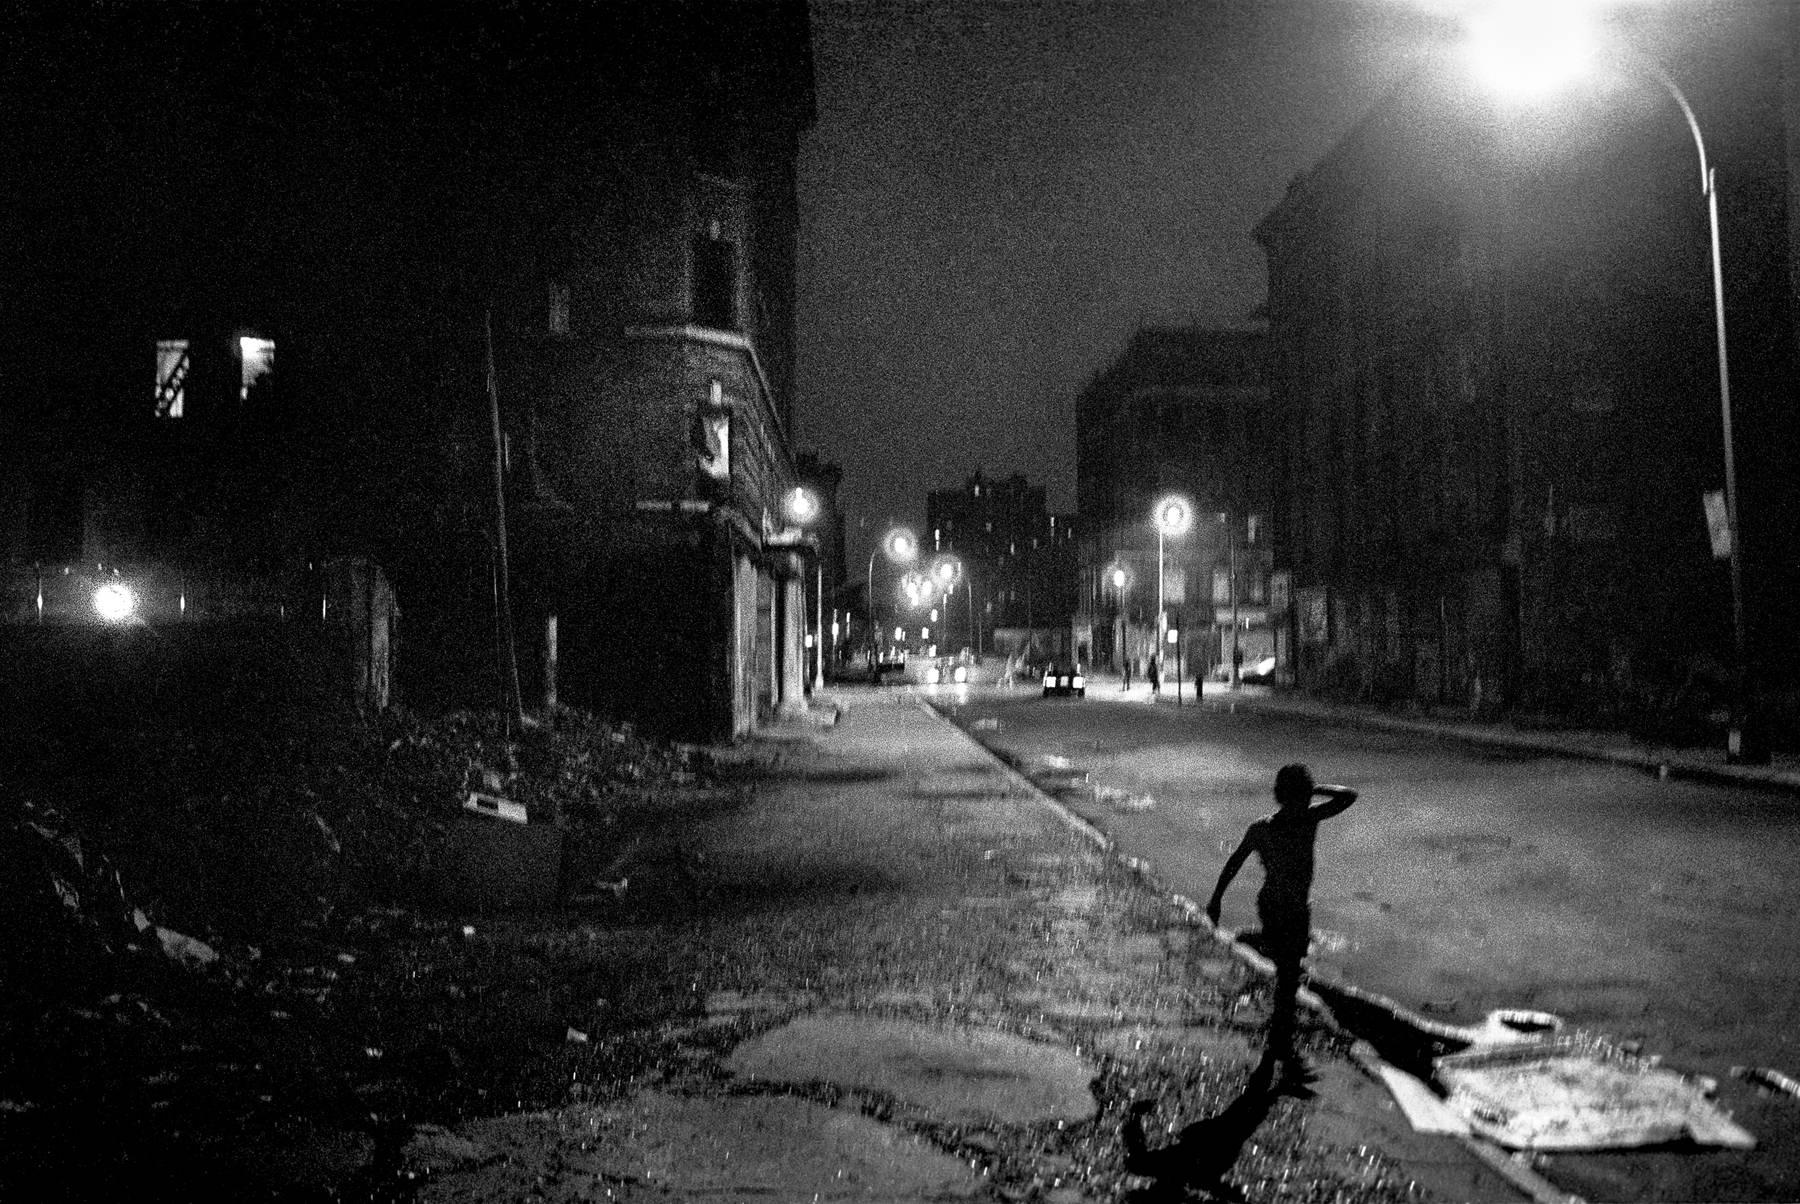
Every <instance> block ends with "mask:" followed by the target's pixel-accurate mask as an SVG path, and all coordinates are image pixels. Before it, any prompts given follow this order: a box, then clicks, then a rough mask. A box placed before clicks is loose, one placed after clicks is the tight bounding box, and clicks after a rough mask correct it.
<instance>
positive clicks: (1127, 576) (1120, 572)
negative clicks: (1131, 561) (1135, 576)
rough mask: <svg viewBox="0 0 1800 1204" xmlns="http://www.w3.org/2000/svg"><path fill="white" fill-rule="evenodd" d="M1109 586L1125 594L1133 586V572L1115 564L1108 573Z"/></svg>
mask: <svg viewBox="0 0 1800 1204" xmlns="http://www.w3.org/2000/svg"><path fill="white" fill-rule="evenodd" d="M1106 580H1107V584H1109V585H1111V586H1112V587H1113V588H1114V589H1116V590H1118V591H1119V592H1120V593H1124V592H1125V590H1126V588H1127V587H1128V586H1130V584H1131V570H1130V569H1127V568H1126V567H1125V566H1124V565H1122V564H1115V565H1113V566H1112V568H1110V569H1108V570H1107V573H1106Z"/></svg>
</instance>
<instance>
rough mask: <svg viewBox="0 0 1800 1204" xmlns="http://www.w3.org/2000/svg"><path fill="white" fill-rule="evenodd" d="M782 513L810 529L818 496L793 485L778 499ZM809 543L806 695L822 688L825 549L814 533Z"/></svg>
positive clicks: (817, 513) (818, 510)
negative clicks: (810, 614) (809, 645)
mask: <svg viewBox="0 0 1800 1204" xmlns="http://www.w3.org/2000/svg"><path fill="white" fill-rule="evenodd" d="M781 508H782V510H783V511H784V512H785V513H786V514H787V518H788V521H789V522H791V523H793V524H795V525H796V526H799V527H811V526H812V525H813V524H814V523H816V522H818V521H819V518H820V517H821V516H822V515H823V514H824V513H825V504H824V503H823V502H822V501H820V500H819V495H818V494H817V493H816V492H815V491H813V490H812V489H810V488H808V487H807V486H805V485H796V486H794V488H792V489H790V490H788V492H787V496H786V497H785V498H783V499H782V506H781ZM812 537H813V544H812V553H813V578H814V592H813V630H812V654H813V665H812V675H811V676H810V678H809V679H808V685H807V690H808V692H809V693H810V692H816V691H818V690H820V689H822V688H823V687H824V685H825V549H824V545H823V542H822V541H821V540H820V539H819V534H818V532H817V531H814V532H812Z"/></svg>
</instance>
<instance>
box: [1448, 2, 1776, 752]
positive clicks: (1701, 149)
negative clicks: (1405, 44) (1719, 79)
mask: <svg viewBox="0 0 1800 1204" xmlns="http://www.w3.org/2000/svg"><path fill="white" fill-rule="evenodd" d="M1590 7H1591V5H1588V4H1580V5H1576V4H1570V3H1568V0H1562V2H1561V3H1523V2H1520V3H1513V4H1509V5H1499V6H1495V7H1493V8H1491V9H1490V10H1488V11H1487V12H1486V13H1484V14H1483V15H1482V17H1481V18H1479V19H1477V20H1475V21H1472V22H1471V23H1470V26H1469V40H1468V43H1467V49H1468V53H1469V56H1470V60H1471V62H1472V63H1474V64H1475V65H1476V68H1477V71H1478V74H1479V75H1480V77H1481V78H1482V79H1483V80H1484V81H1486V82H1487V83H1488V84H1489V86H1490V87H1492V88H1494V90H1495V91H1496V92H1497V93H1498V94H1500V95H1502V96H1510V97H1514V98H1520V97H1530V96H1542V95H1544V94H1545V93H1546V92H1547V91H1549V90H1550V89H1551V88H1556V87H1562V86H1566V85H1568V84H1571V83H1573V82H1574V81H1575V80H1576V79H1578V78H1580V77H1581V75H1583V74H1584V73H1585V71H1586V70H1587V68H1588V65H1589V64H1590V62H1591V61H1592V60H1593V58H1594V57H1595V56H1594V47H1595V37H1594V33H1593V27H1592V25H1591V24H1590V23H1589V22H1587V21H1585V20H1582V19H1581V18H1582V17H1583V16H1585V15H1586V10H1587V9H1589V8H1590ZM1633 60H1634V61H1635V62H1637V63H1638V64H1639V65H1640V66H1641V67H1642V69H1643V71H1644V73H1645V74H1646V75H1648V76H1649V77H1650V78H1651V79H1653V80H1655V81H1656V83H1657V84H1658V85H1659V86H1660V87H1661V88H1662V89H1663V90H1664V91H1665V92H1667V93H1668V94H1669V97H1670V99H1672V100H1673V101H1674V102H1675V106H1676V107H1677V108H1679V109H1680V110H1681V116H1682V118H1683V119H1684V120H1685V121H1686V122H1687V127H1688V133H1690V134H1691V135H1693V139H1694V151H1695V153H1696V154H1697V155H1698V157H1699V166H1700V194H1701V195H1702V196H1704V197H1705V198H1706V223H1707V237H1708V241H1709V243H1710V251H1711V258H1712V293H1713V328H1714V334H1715V337H1716V340H1717V343H1718V359H1719V423H1720V426H1721V428H1722V429H1723V434H1724V449H1725V490H1724V494H1725V496H1724V499H1723V500H1724V511H1725V514H1724V519H1725V538H1724V543H1725V556H1726V558H1727V559H1728V560H1729V562H1730V570H1729V571H1730V577H1731V625H1732V645H1733V655H1734V660H1735V663H1734V665H1733V667H1732V675H1731V676H1732V700H1731V728H1730V732H1729V734H1728V735H1727V737H1726V749H1725V751H1726V756H1727V759H1728V760H1731V761H1738V760H1742V759H1752V760H1756V761H1759V762H1760V761H1763V760H1766V758H1767V753H1766V751H1764V750H1762V749H1761V748H1760V747H1759V748H1758V749H1757V750H1756V751H1755V752H1754V753H1751V752H1750V751H1749V750H1746V749H1745V748H1744V729H1745V727H1746V726H1747V724H1748V721H1749V715H1748V712H1749V699H1748V696H1747V695H1748V692H1747V688H1746V687H1747V682H1746V677H1747V675H1748V673H1749V653H1748V648H1747V641H1746V638H1745V632H1744V583H1743V551H1742V546H1741V545H1742V540H1741V538H1740V534H1739V533H1740V530H1741V528H1740V527H1739V526H1738V493H1737V460H1736V453H1735V449H1734V447H1733V439H1732V430H1731V428H1732V421H1731V367H1730V359H1729V356H1728V355H1727V352H1726V343H1725V271H1724V266H1723V261H1722V259H1721V256H1720V253H1719V182H1718V173H1717V171H1716V170H1715V169H1714V168H1713V167H1712V166H1711V164H1710V163H1709V161H1708V159H1707V157H1706V140H1705V138H1704V137H1702V135H1701V133H1700V121H1699V119H1698V118H1697V117H1695V116H1694V108H1693V106H1692V105H1690V104H1689V103H1688V99H1687V97H1686V96H1685V95H1683V93H1682V91H1681V88H1680V87H1679V86H1677V85H1676V83H1675V80H1674V79H1673V78H1672V77H1671V76H1670V75H1669V73H1668V72H1667V71H1666V70H1664V68H1663V66H1662V64H1660V63H1658V62H1656V61H1655V60H1653V59H1649V58H1645V57H1642V56H1633Z"/></svg>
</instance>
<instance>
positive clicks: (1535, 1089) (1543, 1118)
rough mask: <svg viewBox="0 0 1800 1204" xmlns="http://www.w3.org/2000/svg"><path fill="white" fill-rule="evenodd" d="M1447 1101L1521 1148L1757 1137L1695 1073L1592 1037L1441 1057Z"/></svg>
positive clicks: (1479, 1128)
mask: <svg viewBox="0 0 1800 1204" xmlns="http://www.w3.org/2000/svg"><path fill="white" fill-rule="evenodd" d="M1436 1070H1437V1077H1438V1080H1439V1081H1440V1082H1441V1083H1442V1084H1443V1085H1444V1086H1445V1087H1446V1088H1447V1089H1448V1091H1449V1096H1448V1098H1447V1099H1446V1100H1445V1103H1446V1104H1447V1105H1448V1106H1449V1107H1450V1108H1451V1109H1452V1110H1453V1111H1455V1112H1457V1113H1459V1114H1461V1115H1462V1116H1463V1117H1464V1118H1466V1119H1467V1120H1468V1122H1469V1126H1470V1128H1471V1129H1472V1130H1473V1131H1474V1132H1475V1133H1476V1134H1478V1135H1480V1136H1482V1137H1486V1138H1488V1139H1489V1140H1491V1141H1493V1142H1495V1143H1496V1144H1498V1145H1501V1146H1504V1147H1506V1148H1507V1149H1513V1150H1606V1149H1627V1148H1631V1147H1634V1146H1646V1145H1660V1144H1663V1143H1665V1142H1671V1141H1679V1140H1683V1139H1686V1140H1691V1141H1693V1142H1696V1143H1697V1144H1700V1145H1713V1146H1724V1147H1727V1148H1731V1149H1751V1148H1753V1147H1754V1146H1755V1145H1756V1138H1755V1137H1753V1136H1752V1135H1751V1134H1750V1133H1749V1132H1748V1131H1746V1130H1745V1129H1743V1128H1742V1127H1741V1126H1739V1125H1737V1124H1736V1123H1734V1122H1733V1121H1732V1120H1731V1118H1730V1117H1729V1116H1728V1115H1726V1114H1725V1112H1724V1111H1723V1110H1721V1109H1720V1108H1719V1107H1718V1106H1717V1105H1716V1104H1714V1103H1713V1102H1712V1101H1711V1100H1709V1099H1708V1098H1707V1097H1706V1094H1705V1092H1704V1091H1703V1090H1702V1088H1701V1086H1700V1085H1699V1084H1697V1083H1696V1082H1695V1081H1694V1080H1692V1079H1690V1078H1688V1077H1686V1076H1683V1075H1681V1074H1677V1073H1676V1072H1675V1071H1672V1070H1668V1069H1666V1068H1664V1067H1662V1066H1660V1065H1658V1064H1657V1062H1656V1060H1655V1059H1653V1058H1643V1057H1638V1056H1635V1055H1632V1054H1627V1053H1625V1052H1624V1051H1622V1050H1620V1049H1618V1048H1617V1047H1616V1046H1612V1045H1608V1044H1606V1043H1604V1042H1601V1041H1597V1040H1593V1039H1589V1040H1578V1039H1574V1038H1558V1039H1555V1040H1547V1041H1539V1042H1532V1043H1528V1044H1519V1045H1512V1046H1495V1047H1489V1048H1475V1049H1471V1050H1468V1051H1466V1052H1463V1053H1457V1054H1449V1055H1446V1056H1445V1057H1441V1058H1438V1059H1437V1061H1436Z"/></svg>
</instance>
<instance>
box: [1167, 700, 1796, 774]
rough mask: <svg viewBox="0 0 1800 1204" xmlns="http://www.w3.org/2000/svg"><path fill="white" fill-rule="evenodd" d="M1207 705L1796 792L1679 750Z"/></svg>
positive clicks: (1320, 706)
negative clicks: (1629, 746)
mask: <svg viewBox="0 0 1800 1204" xmlns="http://www.w3.org/2000/svg"><path fill="white" fill-rule="evenodd" d="M1200 705H1201V706H1203V707H1206V708H1222V707H1225V706H1230V707H1232V708H1236V707H1243V708H1244V709H1245V710H1252V711H1260V712H1262V713H1263V714H1270V715H1291V716H1294V717H1296V718H1301V719H1311V720H1315V721H1317V722H1320V723H1331V724H1336V725H1338V726H1341V727H1363V728H1370V729H1373V730H1376V731H1390V732H1405V733H1408V734H1409V735H1416V736H1427V737H1431V738H1434V739H1439V740H1453V741H1457V742H1459V743H1463V744H1474V745H1478V746H1483V747H1488V748H1508V749H1527V750H1530V751H1532V752H1538V753H1543V754H1545V755H1547V756H1556V757H1567V758H1569V759H1570V760H1582V761H1600V762H1605V763H1608V764H1613V765H1621V766H1625V767H1627V768H1632V769H1642V770H1644V771H1645V772H1647V773H1654V774H1656V775H1657V776H1659V777H1670V778H1685V779H1688V780H1691V781H1698V782H1706V783H1708V784H1711V785H1720V786H1739V787H1748V788H1751V789H1756V790H1765V791H1769V792H1771V793H1781V794H1794V795H1800V772H1793V771H1789V770H1783V769H1773V768H1769V767H1767V766H1752V765H1729V764H1726V765H1713V764H1709V763H1707V762H1705V761H1699V760H1695V759H1694V758H1693V757H1692V756H1691V755H1688V754H1684V752H1683V751H1682V750H1679V749H1652V748H1643V749H1635V748H1611V747H1605V746H1596V745H1591V744H1583V743H1580V742H1579V741H1577V740H1573V739H1568V738H1563V737H1557V736H1551V735H1545V736H1535V735H1532V734H1531V733H1529V732H1521V731H1491V730H1486V729H1478V728H1470V727H1466V726H1463V725H1460V724H1455V723H1445V722H1435V721H1432V720H1429V719H1408V718H1404V717H1402V716H1398V715H1383V714H1379V713H1372V712H1367V711H1362V710H1358V709H1355V708H1350V707H1338V706H1333V705H1331V704H1329V703H1321V702H1315V701H1312V700H1303V701H1302V700H1294V701H1289V700H1287V699H1284V698H1279V697H1275V696H1271V695H1257V694H1240V695H1233V696H1231V697H1229V698H1224V699H1221V698H1217V697H1213V698H1207V699H1204V700H1203V701H1202V702H1201V704H1200Z"/></svg>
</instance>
